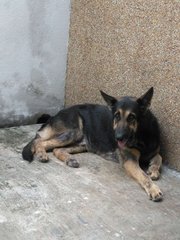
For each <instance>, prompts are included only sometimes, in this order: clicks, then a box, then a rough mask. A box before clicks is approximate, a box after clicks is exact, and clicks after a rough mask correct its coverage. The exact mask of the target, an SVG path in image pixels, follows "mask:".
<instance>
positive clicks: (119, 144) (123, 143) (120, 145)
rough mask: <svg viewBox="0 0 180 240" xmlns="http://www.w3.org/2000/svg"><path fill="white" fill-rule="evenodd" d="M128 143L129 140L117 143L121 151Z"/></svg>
mask: <svg viewBox="0 0 180 240" xmlns="http://www.w3.org/2000/svg"><path fill="white" fill-rule="evenodd" d="M127 142H128V140H121V141H120V140H118V141H117V143H118V147H119V148H120V149H123V148H124V147H125V146H126V145H127Z"/></svg>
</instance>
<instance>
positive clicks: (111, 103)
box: [100, 90, 117, 107]
mask: <svg viewBox="0 0 180 240" xmlns="http://www.w3.org/2000/svg"><path fill="white" fill-rule="evenodd" d="M100 93H101V95H102V97H103V98H104V100H105V101H106V102H107V104H108V105H109V106H110V107H113V106H114V105H115V103H116V102H117V99H116V98H114V97H112V96H110V95H108V94H106V93H105V92H103V91H101V90H100Z"/></svg>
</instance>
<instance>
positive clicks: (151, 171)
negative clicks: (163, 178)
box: [147, 169, 160, 180]
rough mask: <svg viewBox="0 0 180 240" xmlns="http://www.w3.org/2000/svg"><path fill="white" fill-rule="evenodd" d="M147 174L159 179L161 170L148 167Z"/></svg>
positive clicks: (153, 178)
mask: <svg viewBox="0 0 180 240" xmlns="http://www.w3.org/2000/svg"><path fill="white" fill-rule="evenodd" d="M147 174H148V175H149V176H150V178H151V179H152V180H158V179H159V177H160V172H159V171H158V170H151V169H148V171H147Z"/></svg>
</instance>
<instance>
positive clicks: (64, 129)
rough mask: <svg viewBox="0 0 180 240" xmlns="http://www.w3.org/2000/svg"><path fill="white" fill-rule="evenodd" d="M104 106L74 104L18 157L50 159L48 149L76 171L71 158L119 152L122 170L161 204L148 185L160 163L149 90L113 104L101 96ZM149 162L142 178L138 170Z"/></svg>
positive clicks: (151, 184) (159, 196) (153, 187)
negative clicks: (87, 152)
mask: <svg viewBox="0 0 180 240" xmlns="http://www.w3.org/2000/svg"><path fill="white" fill-rule="evenodd" d="M101 95H102V96H103V98H104V100H105V101H106V102H107V104H108V107H107V106H103V105H97V104H81V105H74V106H71V107H69V108H66V109H63V110H61V111H60V112H58V113H57V115H55V116H54V117H51V118H50V119H49V120H48V121H47V122H46V123H45V124H43V125H42V127H41V128H40V129H39V130H38V131H37V134H36V136H35V138H34V139H33V140H32V141H31V142H30V143H28V144H27V145H26V146H25V147H24V149H23V152H22V156H23V159H25V160H27V161H29V162H31V161H33V159H34V157H36V158H38V160H39V161H41V162H47V161H48V160H49V158H48V155H47V153H46V151H47V150H53V153H54V155H55V156H56V157H57V158H58V159H59V160H61V161H64V162H65V163H66V164H67V165H68V166H70V167H74V168H77V167H79V163H78V162H77V160H76V159H75V158H74V157H72V154H74V153H80V152H85V151H89V152H93V153H97V154H104V153H109V152H111V153H113V152H115V151H116V150H118V152H119V153H120V154H119V155H120V157H121V159H122V161H123V166H124V168H125V170H126V171H127V173H128V174H129V175H130V176H132V177H133V178H134V179H135V180H136V181H137V182H138V183H139V184H140V185H141V187H142V188H144V189H145V191H146V192H147V194H148V196H149V198H150V199H151V200H153V201H161V200H162V198H163V194H162V192H161V190H160V189H159V187H158V186H157V185H156V184H154V182H153V181H152V180H157V179H158V178H159V176H160V168H161V164H162V158H161V156H160V155H159V143H160V132H159V126H158V122H157V120H156V118H155V116H154V115H153V114H152V113H151V111H150V110H149V106H150V103H151V99H152V96H153V88H150V89H149V90H148V91H147V92H146V93H145V94H144V95H143V96H141V97H140V98H135V97H127V96H126V97H122V98H120V99H119V100H117V99H116V98H115V97H112V96H109V95H107V94H106V93H104V92H103V91H101ZM141 163H148V164H149V165H148V170H147V174H146V173H145V172H144V171H143V170H142V169H141V168H140V165H139V164H141Z"/></svg>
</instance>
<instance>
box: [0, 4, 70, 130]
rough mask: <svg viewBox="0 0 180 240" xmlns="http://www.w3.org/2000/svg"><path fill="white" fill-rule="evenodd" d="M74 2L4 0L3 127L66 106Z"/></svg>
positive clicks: (0, 53) (0, 34)
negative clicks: (71, 10)
mask: <svg viewBox="0 0 180 240" xmlns="http://www.w3.org/2000/svg"><path fill="white" fill-rule="evenodd" d="M69 15H70V0H38V1H37V0H1V1H0V85H1V88H0V126H4V125H14V124H21V123H31V122H33V121H34V120H35V118H36V117H37V116H38V115H39V114H41V113H44V112H47V113H51V114H53V113H55V112H57V110H59V108H61V107H62V106H63V105H64V85H65V84H64V83H65V73H66V59H67V57H66V56H67V45H68V32H69Z"/></svg>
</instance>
